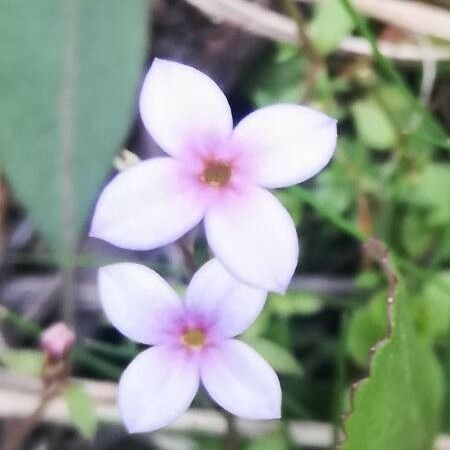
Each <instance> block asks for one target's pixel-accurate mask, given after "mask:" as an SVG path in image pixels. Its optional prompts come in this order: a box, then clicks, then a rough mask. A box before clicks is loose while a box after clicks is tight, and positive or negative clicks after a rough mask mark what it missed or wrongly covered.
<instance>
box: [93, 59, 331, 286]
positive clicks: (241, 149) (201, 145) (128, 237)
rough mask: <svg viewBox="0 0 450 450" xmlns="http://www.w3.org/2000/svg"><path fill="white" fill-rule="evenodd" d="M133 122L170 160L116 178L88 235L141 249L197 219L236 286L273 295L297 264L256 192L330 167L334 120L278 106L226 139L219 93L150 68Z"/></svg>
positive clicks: (176, 67)
mask: <svg viewBox="0 0 450 450" xmlns="http://www.w3.org/2000/svg"><path fill="white" fill-rule="evenodd" d="M140 112H141V116H142V120H143V122H144V124H145V126H146V128H147V130H148V131H149V133H150V134H151V135H152V137H153V138H154V140H155V141H156V142H157V143H158V144H159V146H160V147H161V148H162V149H163V150H164V151H165V152H166V153H167V154H168V155H170V157H160V158H153V159H150V160H146V161H144V162H141V163H138V164H136V165H135V166H133V167H131V168H129V169H128V170H126V171H125V172H123V173H121V174H119V175H117V176H116V177H115V178H114V179H113V180H112V181H111V183H109V184H108V185H107V186H106V188H105V190H104V191H103V193H102V194H101V196H100V198H99V201H98V204H97V207H96V210H95V214H94V218H93V223H92V228H91V232H90V234H91V236H93V237H97V238H100V239H104V240H106V241H108V242H110V243H112V244H115V245H117V246H119V247H124V248H129V249H136V250H149V249H154V248H156V247H160V246H163V245H166V244H168V243H170V242H174V241H175V240H177V239H178V238H180V237H181V236H183V235H184V234H185V233H186V232H187V231H189V230H190V229H191V228H193V227H194V226H195V225H197V224H198V223H199V222H200V221H201V220H202V219H204V223H205V230H206V237H207V240H208V244H209V246H210V247H211V249H212V250H213V252H214V254H215V255H216V257H217V258H219V259H220V261H221V262H222V264H223V265H224V267H225V268H226V269H227V270H228V271H229V272H230V273H232V274H233V275H234V276H235V277H237V278H239V279H240V280H242V281H243V282H245V283H248V284H250V285H252V286H256V287H261V288H264V289H268V290H272V291H280V292H283V291H285V290H286V288H287V285H288V284H289V281H290V279H291V277H292V275H293V273H294V270H295V267H296V265H297V260H298V241H297V234H296V230H295V226H294V223H293V221H292V219H291V217H290V216H289V214H288V213H287V211H286V210H285V209H284V208H283V206H282V205H281V204H280V203H279V201H278V200H277V199H276V198H275V197H274V196H273V195H272V194H270V193H269V192H268V191H267V190H266V188H280V187H285V186H291V185H294V184H297V183H300V182H302V181H304V180H306V179H308V178H310V177H312V176H313V175H315V174H316V173H318V172H319V171H320V170H321V169H322V168H323V167H324V166H325V165H326V164H327V163H328V161H329V160H330V158H331V156H332V154H333V151H334V148H335V144H336V121H335V120H333V119H331V118H329V117H328V116H326V115H325V114H322V113H320V112H317V111H315V110H313V109H310V108H306V107H303V106H299V105H295V104H278V105H273V106H268V107H265V108H262V109H259V110H257V111H256V112H253V113H251V114H249V115H248V116H247V117H245V118H244V119H243V120H242V121H241V122H239V123H238V125H237V126H236V127H235V128H234V130H233V120H232V116H231V111H230V106H229V105H228V102H227V100H226V98H225V96H224V94H223V93H222V91H221V90H220V89H219V87H218V86H217V85H216V84H215V83H214V82H213V81H212V80H211V79H210V78H208V77H207V76H206V75H205V74H203V73H201V72H199V71H198V70H196V69H194V68H192V67H189V66H186V65H183V64H179V63H175V62H170V61H165V60H160V59H156V60H155V61H154V62H153V64H152V66H151V68H150V70H149V72H148V74H147V76H146V78H145V81H144V85H143V88H142V92H141V96H140Z"/></svg>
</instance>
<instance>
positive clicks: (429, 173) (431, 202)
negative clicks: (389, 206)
mask: <svg viewBox="0 0 450 450" xmlns="http://www.w3.org/2000/svg"><path fill="white" fill-rule="evenodd" d="M404 196H405V199H407V200H408V201H409V202H410V203H411V204H413V205H416V206H420V207H422V208H425V209H427V210H428V211H429V213H430V224H431V225H444V226H447V225H448V223H449V221H450V202H449V201H448V199H449V198H450V177H449V175H448V166H447V165H446V164H443V163H431V164H429V165H427V166H426V167H425V169H424V171H423V172H422V173H420V174H418V175H417V176H416V177H415V178H413V179H412V180H411V182H410V183H409V185H408V187H407V189H405V192H404Z"/></svg>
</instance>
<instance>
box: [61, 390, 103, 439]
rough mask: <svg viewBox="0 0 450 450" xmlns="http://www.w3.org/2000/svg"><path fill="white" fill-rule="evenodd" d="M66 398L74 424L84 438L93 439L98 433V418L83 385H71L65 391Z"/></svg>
mask: <svg viewBox="0 0 450 450" xmlns="http://www.w3.org/2000/svg"><path fill="white" fill-rule="evenodd" d="M64 397H65V399H66V405H67V409H68V410H69V414H70V418H71V419H72V422H73V424H74V425H75V426H76V427H77V429H78V430H79V432H80V433H81V434H82V435H83V436H84V437H86V438H92V437H93V436H94V435H95V433H96V431H97V418H96V416H95V411H94V406H93V405H92V402H91V399H90V398H89V396H88V394H87V393H86V391H85V390H84V389H83V387H82V386H81V385H79V384H74V383H71V384H69V385H67V386H66V388H65V389H64Z"/></svg>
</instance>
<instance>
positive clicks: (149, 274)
mask: <svg viewBox="0 0 450 450" xmlns="http://www.w3.org/2000/svg"><path fill="white" fill-rule="evenodd" d="M98 286H99V291H100V299H101V302H102V306H103V309H104V310H105V314H106V316H107V317H108V319H109V320H110V321H111V323H112V324H113V325H114V326H115V327H116V328H117V329H118V330H119V331H120V332H121V333H123V334H124V335H125V336H127V337H129V338H130V339H132V340H134V341H137V342H142V343H144V344H159V343H162V342H165V341H166V340H167V338H168V336H169V335H170V331H171V327H172V326H173V323H174V320H176V317H177V314H178V313H179V312H181V311H182V309H183V304H182V302H181V300H180V298H179V297H178V295H177V294H176V293H175V291H174V290H173V289H172V288H171V287H170V286H169V285H168V284H167V283H166V282H165V281H164V280H163V279H162V278H161V277H160V276H159V275H158V274H157V273H156V272H154V271H153V270H151V269H149V268H148V267H145V266H143V265H141V264H134V263H119V264H112V265H109V266H105V267H102V268H101V269H100V270H99V274H98Z"/></svg>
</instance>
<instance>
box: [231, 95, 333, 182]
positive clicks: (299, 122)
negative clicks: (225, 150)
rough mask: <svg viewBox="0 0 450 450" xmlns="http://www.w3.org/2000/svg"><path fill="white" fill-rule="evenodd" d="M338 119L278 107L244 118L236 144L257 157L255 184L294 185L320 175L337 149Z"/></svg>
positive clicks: (297, 107)
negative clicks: (317, 174)
mask: <svg viewBox="0 0 450 450" xmlns="http://www.w3.org/2000/svg"><path fill="white" fill-rule="evenodd" d="M336 137H337V131H336V120H334V119H331V118H330V117H328V116H326V115H325V114H323V113H320V112H318V111H315V110H314V109H311V108H307V107H305V106H300V105H294V104H279V105H273V106H268V107H265V108H261V109H259V110H257V111H255V112H253V113H251V114H249V115H248V116H247V117H245V118H244V119H243V120H242V121H241V122H240V123H239V124H238V125H237V126H236V129H235V130H234V134H233V141H234V143H236V145H238V146H242V147H243V148H247V149H249V150H250V151H251V152H252V154H253V155H254V157H255V161H256V162H255V164H256V166H257V167H256V169H255V172H256V173H255V181H256V182H257V183H258V184H259V185H261V186H264V187H270V188H277V187H283V186H291V185H293V184H297V183H300V182H302V181H304V180H306V179H308V178H311V177H312V176H314V175H315V174H316V173H318V172H320V171H321V170H322V169H323V168H324V167H325V166H326V165H327V164H328V162H329V160H330V159H331V157H332V155H333V152H334V149H335V147H336Z"/></svg>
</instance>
